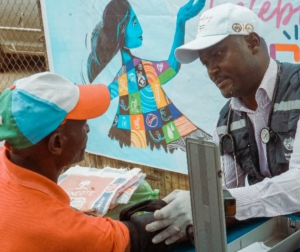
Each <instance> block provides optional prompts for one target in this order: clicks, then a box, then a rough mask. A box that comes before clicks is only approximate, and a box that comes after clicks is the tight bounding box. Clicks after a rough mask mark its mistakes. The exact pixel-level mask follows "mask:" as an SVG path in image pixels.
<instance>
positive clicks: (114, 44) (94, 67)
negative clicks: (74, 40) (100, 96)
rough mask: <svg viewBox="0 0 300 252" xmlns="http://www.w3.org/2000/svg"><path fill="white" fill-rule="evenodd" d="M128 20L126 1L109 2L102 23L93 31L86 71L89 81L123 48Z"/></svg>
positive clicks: (128, 12) (127, 4)
mask: <svg viewBox="0 0 300 252" xmlns="http://www.w3.org/2000/svg"><path fill="white" fill-rule="evenodd" d="M129 18H130V4H129V2H128V1H127V0H111V1H110V2H109V3H108V4H107V6H106V7H105V9H104V11H103V16H102V21H100V22H99V23H98V24H97V25H96V27H95V28H94V30H93V33H92V38H91V49H92V51H91V53H90V55H89V57H88V62H87V65H88V66H87V68H88V69H87V71H88V78H89V81H90V82H92V81H93V80H94V79H95V78H96V76H97V75H98V74H99V73H100V72H101V71H102V70H103V69H104V68H105V67H106V65H107V64H108V63H109V62H110V61H111V59H112V58H113V57H114V56H115V55H116V53H117V52H118V51H119V50H120V48H123V47H124V43H125V29H126V26H127V24H128V21H129Z"/></svg>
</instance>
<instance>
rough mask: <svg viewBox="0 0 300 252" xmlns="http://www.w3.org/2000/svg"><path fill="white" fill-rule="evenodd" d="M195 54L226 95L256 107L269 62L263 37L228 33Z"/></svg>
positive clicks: (228, 219)
mask: <svg viewBox="0 0 300 252" xmlns="http://www.w3.org/2000/svg"><path fill="white" fill-rule="evenodd" d="M198 54H199V59H200V61H201V62H202V63H203V65H204V66H205V67H206V68H207V73H208V76H209V77H210V79H211V80H212V81H213V82H214V83H215V84H216V85H217V87H218V88H219V89H220V91H221V93H222V95H223V96H224V97H225V98H231V97H236V98H239V99H240V100H241V101H242V102H243V103H244V104H245V106H246V107H248V108H249V109H251V110H253V111H255V110H256V109H257V102H256V100H255V94H256V91H257V89H258V87H259V85H260V84H261V81H262V79H263V76H264V74H265V72H266V70H267V68H268V66H269V61H270V57H269V54H268V49H267V45H266V43H265V41H264V40H263V39H262V38H260V37H259V36H258V35H257V34H256V33H254V32H253V33H250V34H249V35H247V36H242V35H240V36H239V35H231V36H228V37H227V38H225V39H224V40H222V41H221V42H219V43H217V44H216V45H214V46H211V47H209V48H207V49H203V50H200V51H198ZM237 223H238V220H236V219H235V218H234V217H226V226H227V228H230V227H232V226H234V225H235V224H237Z"/></svg>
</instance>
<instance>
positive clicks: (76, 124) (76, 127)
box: [63, 120, 90, 164]
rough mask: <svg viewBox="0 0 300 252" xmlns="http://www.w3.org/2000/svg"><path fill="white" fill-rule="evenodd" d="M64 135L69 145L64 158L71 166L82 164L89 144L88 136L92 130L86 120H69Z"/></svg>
mask: <svg viewBox="0 0 300 252" xmlns="http://www.w3.org/2000/svg"><path fill="white" fill-rule="evenodd" d="M63 126H65V127H64V134H65V137H66V139H67V145H66V148H65V152H64V157H65V158H66V160H69V163H70V164H74V163H77V162H80V161H82V160H83V159H84V151H85V148H86V143H87V139H88V137H87V134H88V133H89V131H90V128H89V126H88V124H87V122H86V120H67V121H66V122H65V125H63Z"/></svg>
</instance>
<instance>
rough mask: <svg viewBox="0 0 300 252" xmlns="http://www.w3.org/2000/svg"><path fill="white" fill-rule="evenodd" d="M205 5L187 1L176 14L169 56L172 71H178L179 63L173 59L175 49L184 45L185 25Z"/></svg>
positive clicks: (200, 1)
mask: <svg viewBox="0 0 300 252" xmlns="http://www.w3.org/2000/svg"><path fill="white" fill-rule="evenodd" d="M204 5H205V0H196V2H195V3H194V0H189V1H188V3H187V4H185V5H184V6H182V7H181V8H180V9H179V11H178V13H177V21H176V30H175V35H174V40H173V45H172V48H171V52H170V55H169V59H168V61H169V64H170V65H171V66H172V67H173V69H174V70H175V71H176V72H178V71H179V69H180V63H179V62H178V61H177V60H176V58H175V54H174V52H175V49H176V48H177V47H179V46H181V45H183V43H184V35H185V23H186V21H188V20H189V19H191V18H193V17H195V16H196V15H198V13H199V12H200V11H201V10H202V9H203V7H204Z"/></svg>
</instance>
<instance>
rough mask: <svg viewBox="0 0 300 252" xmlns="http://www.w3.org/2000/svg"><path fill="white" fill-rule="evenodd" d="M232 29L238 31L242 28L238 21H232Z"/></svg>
mask: <svg viewBox="0 0 300 252" xmlns="http://www.w3.org/2000/svg"><path fill="white" fill-rule="evenodd" d="M232 30H234V31H235V32H240V31H241V30H242V25H241V24H239V23H234V24H233V25H232Z"/></svg>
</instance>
